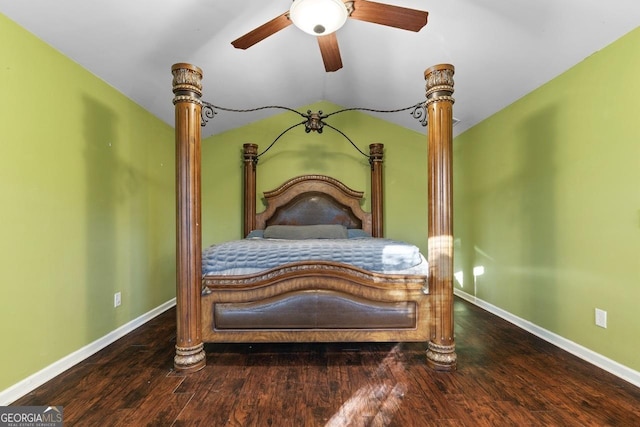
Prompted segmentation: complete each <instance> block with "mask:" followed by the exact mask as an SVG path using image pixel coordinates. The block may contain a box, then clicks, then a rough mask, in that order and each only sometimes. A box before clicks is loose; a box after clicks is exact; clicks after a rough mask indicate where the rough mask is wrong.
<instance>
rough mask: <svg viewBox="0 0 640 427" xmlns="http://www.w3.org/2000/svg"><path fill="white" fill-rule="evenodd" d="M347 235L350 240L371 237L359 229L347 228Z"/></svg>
mask: <svg viewBox="0 0 640 427" xmlns="http://www.w3.org/2000/svg"><path fill="white" fill-rule="evenodd" d="M347 235H348V236H349V238H350V239H357V238H359V237H371V234H369V233H367V232H366V231H364V230H362V229H360V228H349V229H348V230H347Z"/></svg>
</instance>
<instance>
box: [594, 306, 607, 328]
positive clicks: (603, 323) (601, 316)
mask: <svg viewBox="0 0 640 427" xmlns="http://www.w3.org/2000/svg"><path fill="white" fill-rule="evenodd" d="M596 326H600V327H601V328H606V327H607V312H606V311H604V310H600V309H599V308H596Z"/></svg>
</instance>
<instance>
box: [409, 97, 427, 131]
mask: <svg viewBox="0 0 640 427" xmlns="http://www.w3.org/2000/svg"><path fill="white" fill-rule="evenodd" d="M411 116H412V117H413V118H414V119H416V120H418V121H419V122H420V124H421V125H422V126H423V127H426V126H427V120H428V114H427V105H426V104H425V103H424V102H419V103H417V104H416V105H414V106H413V110H411Z"/></svg>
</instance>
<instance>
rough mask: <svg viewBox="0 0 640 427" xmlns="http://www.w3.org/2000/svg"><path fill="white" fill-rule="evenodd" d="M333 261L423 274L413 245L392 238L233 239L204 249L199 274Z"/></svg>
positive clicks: (422, 260) (381, 270)
mask: <svg viewBox="0 0 640 427" xmlns="http://www.w3.org/2000/svg"><path fill="white" fill-rule="evenodd" d="M314 260H317V261H333V262H341V263H344V264H350V265H353V266H356V267H359V268H362V269H364V270H368V271H373V272H377V273H385V274H417V275H427V274H428V266H427V261H426V260H425V258H424V256H423V255H422V254H421V253H420V250H419V248H418V247H417V246H415V245H412V244H409V243H406V242H402V241H398V240H392V239H383V238H355V239H305V240H286V239H266V238H251V239H242V240H234V241H230V242H225V243H221V244H216V245H212V246H210V247H208V248H206V249H205V250H204V251H203V254H202V274H203V275H240V274H252V273H257V272H260V271H263V270H267V269H270V268H274V267H277V266H280V265H282V264H286V263H291V262H298V261H314Z"/></svg>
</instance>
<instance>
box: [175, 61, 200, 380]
mask: <svg viewBox="0 0 640 427" xmlns="http://www.w3.org/2000/svg"><path fill="white" fill-rule="evenodd" d="M171 73H172V74H173V93H174V98H173V104H174V105H175V131H176V205H177V207H176V310H177V318H176V321H177V326H176V354H175V357H174V362H173V364H174V367H175V369H176V370H177V371H187V372H189V371H197V370H199V369H202V368H203V367H204V366H205V363H206V355H205V352H204V344H203V342H202V328H201V317H200V292H201V287H202V268H201V265H202V250H201V248H202V243H201V240H202V234H201V227H200V216H201V208H200V138H201V137H200V112H201V110H202V102H201V101H200V97H201V96H202V70H200V69H199V68H198V67H196V66H193V65H191V64H184V63H179V64H174V65H173V66H172V67H171Z"/></svg>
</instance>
